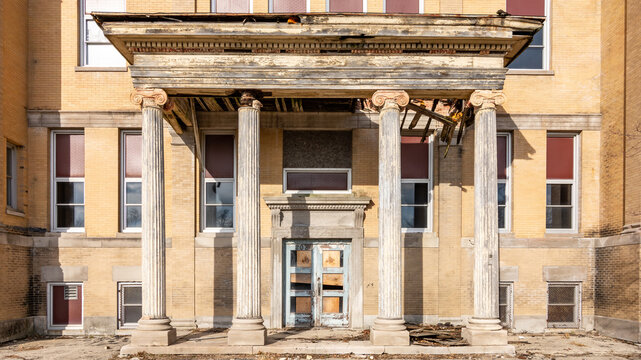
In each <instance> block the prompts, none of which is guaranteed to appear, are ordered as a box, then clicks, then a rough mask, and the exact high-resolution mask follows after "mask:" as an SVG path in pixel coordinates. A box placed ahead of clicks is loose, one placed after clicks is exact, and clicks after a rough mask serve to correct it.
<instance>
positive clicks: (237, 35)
mask: <svg viewBox="0 0 641 360" xmlns="http://www.w3.org/2000/svg"><path fill="white" fill-rule="evenodd" d="M94 17H95V19H96V21H97V22H98V23H99V24H100V25H101V27H102V28H103V30H104V33H105V35H106V37H107V38H108V39H109V40H110V41H111V42H112V43H113V44H114V45H115V46H116V47H117V48H118V50H119V51H120V52H121V53H122V54H123V56H125V58H126V59H127V60H128V61H129V62H130V64H131V65H130V70H131V76H132V79H133V85H134V86H135V87H137V88H142V87H148V88H162V89H164V90H165V91H167V93H169V94H170V95H171V94H194V95H218V96H221V95H222V96H225V95H230V94H232V93H233V92H234V91H235V90H236V89H248V88H251V89H257V90H262V91H264V92H268V93H269V94H270V95H272V96H276V97H288V96H294V95H295V96H296V97H368V96H370V95H371V93H372V90H373V89H396V90H404V91H407V93H408V94H409V95H410V97H412V98H414V97H425V98H429V97H450V98H451V97H458V98H467V97H469V95H470V94H471V93H472V92H473V91H474V90H484V89H487V90H492V89H502V88H503V82H504V80H505V73H506V69H505V65H506V64H508V63H509V62H510V61H512V59H514V58H515V57H516V56H517V55H518V54H519V53H520V52H521V50H522V49H523V48H524V47H525V46H527V44H528V43H529V42H530V40H531V38H532V36H533V35H534V33H536V31H538V30H539V29H540V28H541V26H542V22H543V19H542V18H531V17H511V16H508V17H499V16H441V15H421V16H388V15H369V14H368V15H328V14H307V15H294V14H278V15H276V14H249V15H220V14H145V15H141V14H105V13H102V14H94Z"/></svg>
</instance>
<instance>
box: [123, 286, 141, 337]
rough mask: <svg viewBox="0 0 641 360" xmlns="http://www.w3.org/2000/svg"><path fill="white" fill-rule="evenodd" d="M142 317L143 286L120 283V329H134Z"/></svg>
mask: <svg viewBox="0 0 641 360" xmlns="http://www.w3.org/2000/svg"><path fill="white" fill-rule="evenodd" d="M141 317H142V284H141V283H140V282H120V283H118V328H119V329H133V328H136V327H137V326H138V320H140V318H141Z"/></svg>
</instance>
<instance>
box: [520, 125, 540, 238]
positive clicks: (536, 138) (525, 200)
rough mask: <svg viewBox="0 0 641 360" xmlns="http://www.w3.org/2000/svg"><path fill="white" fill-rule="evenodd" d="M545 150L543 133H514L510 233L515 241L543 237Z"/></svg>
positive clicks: (535, 131) (533, 131)
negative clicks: (511, 221) (522, 238)
mask: <svg viewBox="0 0 641 360" xmlns="http://www.w3.org/2000/svg"><path fill="white" fill-rule="evenodd" d="M546 147H547V132H546V131H545V130H521V131H518V130H517V131H514V136H513V153H514V157H513V159H512V177H513V182H512V186H513V194H514V196H513V199H514V201H513V203H512V206H513V216H512V219H513V223H512V231H513V232H514V234H515V236H516V237H543V236H544V235H545V180H546V175H545V169H546V167H545V166H546V165H545V164H546Z"/></svg>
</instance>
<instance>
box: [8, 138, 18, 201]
mask: <svg viewBox="0 0 641 360" xmlns="http://www.w3.org/2000/svg"><path fill="white" fill-rule="evenodd" d="M16 153H17V150H16V146H15V145H13V144H11V143H8V142H7V208H9V209H13V210H15V209H17V208H18V183H17V174H18V172H17V171H18V166H17V161H18V156H17V154H16Z"/></svg>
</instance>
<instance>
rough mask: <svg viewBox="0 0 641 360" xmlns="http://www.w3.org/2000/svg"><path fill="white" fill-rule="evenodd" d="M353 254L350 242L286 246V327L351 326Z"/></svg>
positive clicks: (324, 242)
mask: <svg viewBox="0 0 641 360" xmlns="http://www.w3.org/2000/svg"><path fill="white" fill-rule="evenodd" d="M349 252H350V244H349V242H341V241H308V240H293V241H288V242H286V243H285V254H284V255H285V256H284V260H285V262H284V264H285V281H284V285H285V291H284V294H285V299H284V300H285V301H284V302H285V324H286V326H297V327H311V326H329V327H342V326H347V325H348V324H349V318H348V313H349V311H348V310H349V309H348V307H349V306H348V304H349V299H348V293H349V273H348V269H349V266H348V261H349Z"/></svg>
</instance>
